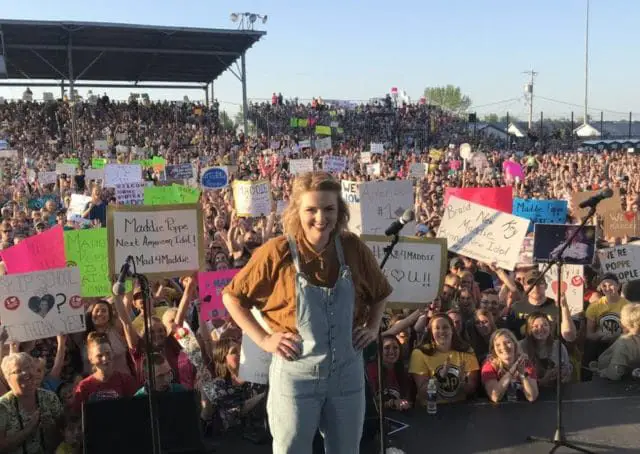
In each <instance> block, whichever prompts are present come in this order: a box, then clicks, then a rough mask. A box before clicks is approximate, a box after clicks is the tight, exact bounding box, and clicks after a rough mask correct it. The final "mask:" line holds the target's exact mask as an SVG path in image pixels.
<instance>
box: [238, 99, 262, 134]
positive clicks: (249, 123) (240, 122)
mask: <svg viewBox="0 0 640 454" xmlns="http://www.w3.org/2000/svg"><path fill="white" fill-rule="evenodd" d="M234 121H235V127H236V129H238V128H240V129H244V116H243V109H242V106H240V110H239V111H238V113H237V114H236V116H235V118H234ZM247 128H248V129H249V131H245V134H246V135H249V136H251V135H256V134H257V132H258V128H256V125H255V124H253V122H252V121H251V120H249V119H247Z"/></svg>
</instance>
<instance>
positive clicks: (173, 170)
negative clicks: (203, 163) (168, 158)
mask: <svg viewBox="0 0 640 454" xmlns="http://www.w3.org/2000/svg"><path fill="white" fill-rule="evenodd" d="M165 172H166V173H167V179H169V180H188V179H189V178H193V164H191V163H185V164H176V165H171V166H167V167H166V169H165Z"/></svg>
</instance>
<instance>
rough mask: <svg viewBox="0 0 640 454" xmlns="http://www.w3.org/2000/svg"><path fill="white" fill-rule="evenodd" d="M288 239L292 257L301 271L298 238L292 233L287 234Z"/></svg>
mask: <svg viewBox="0 0 640 454" xmlns="http://www.w3.org/2000/svg"><path fill="white" fill-rule="evenodd" d="M287 241H288V242H289V250H290V251H291V257H292V258H293V264H294V265H295V266H296V271H297V272H298V273H299V272H300V259H299V258H298V248H297V247H296V240H295V239H293V237H292V236H291V235H287Z"/></svg>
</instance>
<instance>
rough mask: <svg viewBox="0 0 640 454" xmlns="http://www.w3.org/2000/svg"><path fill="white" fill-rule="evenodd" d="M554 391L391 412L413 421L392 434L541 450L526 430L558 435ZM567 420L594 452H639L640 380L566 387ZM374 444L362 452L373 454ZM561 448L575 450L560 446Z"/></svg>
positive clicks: (461, 453) (483, 447)
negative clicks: (524, 398) (530, 397)
mask: <svg viewBox="0 0 640 454" xmlns="http://www.w3.org/2000/svg"><path fill="white" fill-rule="evenodd" d="M553 399H554V396H553V393H552V392H549V391H547V392H545V393H544V394H543V395H541V397H540V399H539V400H538V401H537V402H535V403H534V404H529V403H526V402H517V403H503V404H500V405H492V404H490V403H488V402H486V401H477V402H474V403H471V404H462V405H450V406H445V405H441V406H440V407H439V408H438V414H437V415H435V416H429V415H427V414H426V412H425V411H424V410H415V411H411V412H409V413H406V414H397V413H395V414H393V415H389V416H390V417H393V418H394V419H396V420H400V421H403V422H405V423H406V424H408V425H409V427H407V428H406V429H404V430H402V431H400V432H398V433H397V434H395V435H393V436H392V437H391V440H392V445H393V446H396V447H398V448H401V449H403V450H404V451H405V452H406V453H407V454H422V453H424V452H427V451H428V452H434V450H438V449H442V450H443V452H446V453H452V454H467V453H469V454H471V453H486V454H512V453H513V454H516V453H517V454H537V453H546V452H549V450H550V449H551V447H552V446H551V445H547V444H540V443H530V442H527V436H529V435H534V436H539V437H553V433H554V429H555V423H556V406H555V401H554V400H553ZM563 408H564V413H563V414H564V425H565V429H566V435H567V438H568V440H569V441H572V442H575V443H576V444H580V443H583V444H581V446H582V447H584V448H586V449H589V450H590V451H592V452H595V453H629V454H631V453H635V454H637V453H640V383H638V382H632V383H605V382H601V381H598V382H589V383H581V384H577V385H571V386H568V387H567V388H566V400H565V405H564V407H563ZM231 449H240V450H241V451H239V452H243V453H252V454H253V453H255V454H269V453H271V449H270V447H269V446H257V445H254V444H251V443H249V442H247V441H244V440H237V439H236V440H229V441H228V443H222V446H221V447H220V448H219V449H218V450H217V452H231ZM375 452H376V449H375V446H372V447H371V448H370V449H367V450H366V452H364V451H363V452H362V453H361V454H374V453H375ZM555 452H556V453H558V454H560V453H570V452H574V451H571V450H568V449H565V448H559V449H558V450H556V451H555Z"/></svg>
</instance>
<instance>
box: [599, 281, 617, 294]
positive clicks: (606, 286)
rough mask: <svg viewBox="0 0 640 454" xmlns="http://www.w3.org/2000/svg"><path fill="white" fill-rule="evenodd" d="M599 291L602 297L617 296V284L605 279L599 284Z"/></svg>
mask: <svg viewBox="0 0 640 454" xmlns="http://www.w3.org/2000/svg"><path fill="white" fill-rule="evenodd" d="M600 290H601V292H602V294H603V295H604V296H612V295H614V296H615V295H617V294H618V284H616V282H615V281H613V280H611V279H605V280H604V281H602V282H601V283H600Z"/></svg>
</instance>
